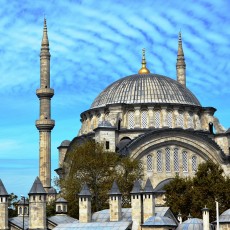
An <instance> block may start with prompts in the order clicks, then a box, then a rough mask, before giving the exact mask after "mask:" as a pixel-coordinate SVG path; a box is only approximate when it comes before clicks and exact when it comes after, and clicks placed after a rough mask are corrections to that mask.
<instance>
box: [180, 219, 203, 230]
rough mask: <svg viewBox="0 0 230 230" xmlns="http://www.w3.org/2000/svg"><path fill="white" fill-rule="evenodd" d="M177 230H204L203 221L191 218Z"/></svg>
mask: <svg viewBox="0 0 230 230" xmlns="http://www.w3.org/2000/svg"><path fill="white" fill-rule="evenodd" d="M177 230H203V221H202V220H201V219H198V218H191V219H189V220H186V221H184V222H183V223H182V224H180V225H179V226H178V227H177Z"/></svg>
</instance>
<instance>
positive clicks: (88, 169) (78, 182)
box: [58, 141, 143, 217]
mask: <svg viewBox="0 0 230 230" xmlns="http://www.w3.org/2000/svg"><path fill="white" fill-rule="evenodd" d="M63 170H64V172H65V176H64V178H62V179H60V180H59V181H58V184H59V185H60V187H61V190H62V194H63V196H64V198H65V199H66V200H67V201H68V210H69V214H70V215H71V216H74V217H77V216H78V193H79V192H80V190H81V188H82V186H83V185H84V184H85V183H86V184H87V185H88V187H89V188H90V192H91V195H92V211H93V212H94V211H98V210H102V209H105V208H108V205H109V204H108V192H109V190H110V189H111V187H112V183H113V181H115V180H116V182H117V184H118V186H119V189H120V191H121V193H123V194H125V195H127V194H129V192H130V191H131V190H132V187H133V184H134V181H135V180H136V179H141V178H142V176H143V175H142V172H143V170H142V167H141V164H139V161H138V160H134V159H131V158H129V157H121V156H120V155H118V154H117V153H114V152H109V151H105V150H104V148H103V145H102V144H99V143H95V142H94V141H86V142H84V143H83V144H81V145H77V144H76V145H75V146H73V147H72V149H71V150H70V151H69V152H68V155H67V156H66V162H65V164H64V165H63Z"/></svg>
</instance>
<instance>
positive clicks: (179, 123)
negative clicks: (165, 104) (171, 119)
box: [177, 112, 184, 128]
mask: <svg viewBox="0 0 230 230" xmlns="http://www.w3.org/2000/svg"><path fill="white" fill-rule="evenodd" d="M177 126H178V127H182V128H184V116H183V113H182V112H179V114H178V117H177Z"/></svg>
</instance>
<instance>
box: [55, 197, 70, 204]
mask: <svg viewBox="0 0 230 230" xmlns="http://www.w3.org/2000/svg"><path fill="white" fill-rule="evenodd" d="M55 203H67V201H66V200H65V199H64V198H62V197H60V198H58V199H57V200H56V201H55Z"/></svg>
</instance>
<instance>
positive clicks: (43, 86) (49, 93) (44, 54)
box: [36, 19, 55, 191]
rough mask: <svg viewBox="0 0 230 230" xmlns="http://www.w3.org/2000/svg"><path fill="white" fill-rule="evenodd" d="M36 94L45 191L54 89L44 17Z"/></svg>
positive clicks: (40, 173)
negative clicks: (38, 108)
mask: <svg viewBox="0 0 230 230" xmlns="http://www.w3.org/2000/svg"><path fill="white" fill-rule="evenodd" d="M36 94H37V96H38V98H39V100H40V117H39V120H36V127H37V129H38V130H39V178H40V180H41V182H42V184H43V187H44V188H45V189H46V191H47V190H48V189H49V188H50V187H51V130H52V129H53V127H54V125H55V121H54V120H51V109H50V104H51V98H52V97H53V95H54V90H53V89H51V88H50V52H49V40H48V35H47V26H46V19H44V29H43V38H42V44H41V52H40V89H37V91H36Z"/></svg>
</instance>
